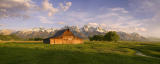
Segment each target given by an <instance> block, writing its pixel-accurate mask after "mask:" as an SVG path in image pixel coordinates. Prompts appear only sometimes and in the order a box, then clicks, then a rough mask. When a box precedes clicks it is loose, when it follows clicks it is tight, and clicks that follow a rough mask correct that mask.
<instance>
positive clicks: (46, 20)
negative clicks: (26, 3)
mask: <svg viewBox="0 0 160 64" xmlns="http://www.w3.org/2000/svg"><path fill="white" fill-rule="evenodd" d="M38 18H39V19H40V21H41V23H44V24H53V22H51V21H49V20H48V18H47V17H44V16H39V17H38Z"/></svg>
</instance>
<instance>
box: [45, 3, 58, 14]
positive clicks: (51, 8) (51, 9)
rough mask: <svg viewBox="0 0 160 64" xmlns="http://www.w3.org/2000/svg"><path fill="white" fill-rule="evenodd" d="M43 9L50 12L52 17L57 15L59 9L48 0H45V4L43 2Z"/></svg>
mask: <svg viewBox="0 0 160 64" xmlns="http://www.w3.org/2000/svg"><path fill="white" fill-rule="evenodd" d="M42 8H43V9H44V10H46V11H48V16H52V15H54V14H55V13H57V12H58V9H57V8H55V7H54V6H53V4H52V3H49V1H48V0H43V2H42Z"/></svg>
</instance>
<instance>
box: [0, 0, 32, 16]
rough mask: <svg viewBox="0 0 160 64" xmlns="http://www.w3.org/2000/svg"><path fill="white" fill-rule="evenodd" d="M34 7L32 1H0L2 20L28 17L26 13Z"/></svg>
mask: <svg viewBox="0 0 160 64" xmlns="http://www.w3.org/2000/svg"><path fill="white" fill-rule="evenodd" d="M34 6H35V5H34V3H33V2H32V1H31V0H0V18H5V17H27V14H26V13H24V12H27V11H28V10H29V9H31V8H32V7H34Z"/></svg>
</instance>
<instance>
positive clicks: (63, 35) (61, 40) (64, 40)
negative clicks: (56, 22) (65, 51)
mask: <svg viewBox="0 0 160 64" xmlns="http://www.w3.org/2000/svg"><path fill="white" fill-rule="evenodd" d="M43 43H46V44H81V43H83V39H82V38H80V37H78V36H77V35H75V34H74V33H72V32H71V31H70V29H62V30H59V31H57V32H56V33H55V34H54V36H52V37H49V38H46V39H44V40H43Z"/></svg>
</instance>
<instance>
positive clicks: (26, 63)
mask: <svg viewBox="0 0 160 64" xmlns="http://www.w3.org/2000/svg"><path fill="white" fill-rule="evenodd" d="M135 50H138V51H141V52H142V53H144V54H146V55H149V56H152V57H145V56H139V55H136V51H135ZM154 57H156V58H154ZM159 58H160V43H149V42H148V43H147V42H146V43H143V42H117V43H114V42H85V44H78V45H49V44H43V43H42V42H37V43H36V42H34V43H24V42H18V43H16V42H12V43H11V42H10V43H0V64H160V59H159Z"/></svg>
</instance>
